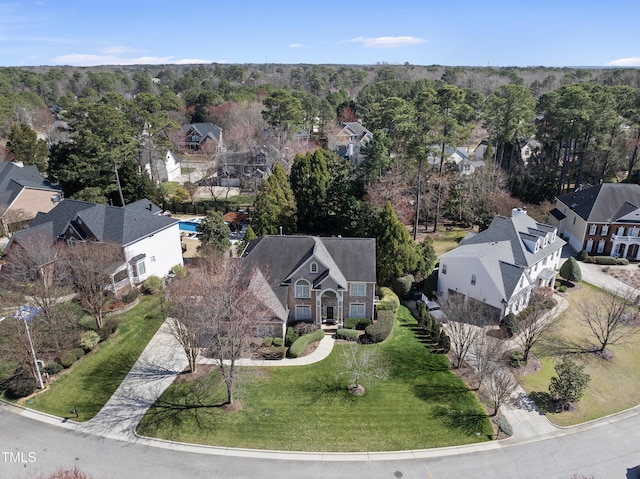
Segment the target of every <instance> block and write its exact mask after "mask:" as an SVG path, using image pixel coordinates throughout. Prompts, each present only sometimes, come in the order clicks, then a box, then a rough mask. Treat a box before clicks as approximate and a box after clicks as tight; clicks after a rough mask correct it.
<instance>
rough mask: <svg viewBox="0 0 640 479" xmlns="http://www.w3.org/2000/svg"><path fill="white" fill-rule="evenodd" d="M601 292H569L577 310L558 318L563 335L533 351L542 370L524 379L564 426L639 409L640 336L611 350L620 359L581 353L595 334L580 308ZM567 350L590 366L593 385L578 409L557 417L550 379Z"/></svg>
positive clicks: (585, 289)
mask: <svg viewBox="0 0 640 479" xmlns="http://www.w3.org/2000/svg"><path fill="white" fill-rule="evenodd" d="M599 294H605V293H603V292H602V291H601V290H599V289H597V288H594V287H592V286H590V285H587V284H585V283H582V284H581V286H580V287H579V289H578V290H577V291H573V292H571V293H569V294H568V296H567V299H568V300H569V303H570V305H571V306H570V307H569V308H568V309H567V310H566V311H565V312H564V313H562V314H561V315H560V316H559V317H558V319H557V321H558V328H557V332H555V333H554V334H553V335H552V336H551V337H549V338H548V340H547V341H545V342H544V343H543V344H540V345H539V346H537V347H535V348H534V349H533V353H534V354H535V355H536V356H537V357H538V358H539V359H540V360H541V362H542V370H541V371H539V372H538V373H536V374H532V375H528V376H523V377H521V378H520V384H521V385H522V387H524V389H525V390H526V391H527V392H528V393H529V394H530V395H531V396H532V397H533V398H534V400H535V401H536V402H537V403H538V404H539V405H540V406H541V407H542V408H543V409H545V410H546V411H545V412H546V414H547V417H548V418H549V420H551V421H552V422H553V423H555V424H558V425H560V426H570V425H574V424H579V423H582V422H585V421H589V420H591V419H596V418H599V417H603V416H606V415H608V414H612V413H615V412H619V411H622V410H625V409H628V408H630V407H633V406H636V405H638V384H640V368H638V364H640V349H639V348H638V347H637V340H638V335H637V333H636V334H635V335H634V337H632V338H629V341H627V342H625V343H624V344H617V345H614V346H611V347H610V348H609V349H610V350H611V351H612V352H613V353H614V355H615V357H614V359H613V360H610V361H607V360H605V359H601V358H598V357H596V356H595V355H593V354H592V353H588V352H579V351H578V350H579V349H580V348H586V347H587V346H588V344H589V338H590V335H591V332H590V331H589V330H588V329H587V328H586V327H585V326H584V325H582V324H580V322H579V321H578V315H577V312H576V309H575V305H576V304H578V303H579V302H580V301H581V300H582V299H583V298H585V297H587V296H592V295H599ZM592 342H593V341H592ZM567 352H568V353H570V357H571V359H573V360H574V361H576V362H577V363H578V364H582V365H584V366H585V372H587V373H588V374H589V375H590V376H591V382H590V383H589V385H588V387H587V390H586V392H585V395H584V397H583V398H582V399H581V400H580V402H579V403H578V407H577V408H576V409H575V410H572V411H565V412H562V413H556V412H552V411H548V410H549V409H551V408H550V407H549V405H548V391H549V380H550V378H551V377H552V376H554V375H555V370H554V366H555V364H556V361H557V360H558V359H559V358H560V356H561V355H562V354H563V353H567Z"/></svg>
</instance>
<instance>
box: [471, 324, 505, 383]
mask: <svg viewBox="0 0 640 479" xmlns="http://www.w3.org/2000/svg"><path fill="white" fill-rule="evenodd" d="M504 352H505V345H504V342H503V341H501V340H500V339H498V338H493V337H491V336H485V337H484V340H483V341H481V342H477V343H476V344H474V345H473V348H472V353H473V366H474V368H475V370H476V378H477V379H478V386H477V389H480V388H481V387H482V385H483V383H484V382H485V380H486V379H487V378H488V377H491V375H492V374H494V373H495V372H496V371H497V370H498V369H499V368H500V367H501V364H500V363H501V361H502V356H503V354H504Z"/></svg>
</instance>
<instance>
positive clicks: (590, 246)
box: [584, 239, 593, 253]
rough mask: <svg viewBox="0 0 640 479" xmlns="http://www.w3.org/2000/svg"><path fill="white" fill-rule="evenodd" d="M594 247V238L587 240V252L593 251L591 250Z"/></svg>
mask: <svg viewBox="0 0 640 479" xmlns="http://www.w3.org/2000/svg"><path fill="white" fill-rule="evenodd" d="M592 249H593V240H592V239H590V240H588V241H587V246H585V248H584V250H585V251H586V252H587V253H591V250H592Z"/></svg>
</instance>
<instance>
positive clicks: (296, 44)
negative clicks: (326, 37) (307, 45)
mask: <svg viewBox="0 0 640 479" xmlns="http://www.w3.org/2000/svg"><path fill="white" fill-rule="evenodd" d="M303 46H304V45H303V44H302V43H290V44H289V48H302V47H303Z"/></svg>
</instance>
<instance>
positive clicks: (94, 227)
mask: <svg viewBox="0 0 640 479" xmlns="http://www.w3.org/2000/svg"><path fill="white" fill-rule="evenodd" d="M150 203H151V202H150V201H149V200H140V201H139V202H136V203H132V204H131V205H128V206H125V207H124V208H121V207H118V206H106V205H98V204H95V203H87V202H85V201H77V200H64V201H61V202H60V203H58V204H57V205H56V206H55V207H54V208H53V209H52V210H51V211H49V212H48V213H38V215H37V216H36V217H35V219H34V220H33V222H32V226H38V225H41V224H44V223H47V222H52V223H53V228H52V231H53V232H54V234H55V236H56V237H57V236H58V235H60V234H62V233H63V232H64V230H65V229H66V226H67V224H68V223H69V222H70V221H72V220H75V219H77V218H80V220H81V221H82V223H83V224H84V226H85V227H86V228H87V229H89V231H90V232H91V234H92V235H93V237H94V238H95V239H96V240H97V241H102V242H105V243H111V244H117V245H120V246H126V245H128V244H131V243H134V242H136V241H138V240H140V239H142V238H144V237H146V236H150V235H152V234H155V233H157V232H159V231H161V230H164V229H166V228H168V227H170V226H172V225H174V224H175V223H177V222H178V220H177V219H175V218H170V217H167V216H160V215H157V214H155V213H154V211H155V212H157V211H159V210H160V208H158V207H157V206H155V205H153V208H152V211H150V210H148V209H146V208H145V207H144V205H148V204H150ZM27 231H29V230H27Z"/></svg>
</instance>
